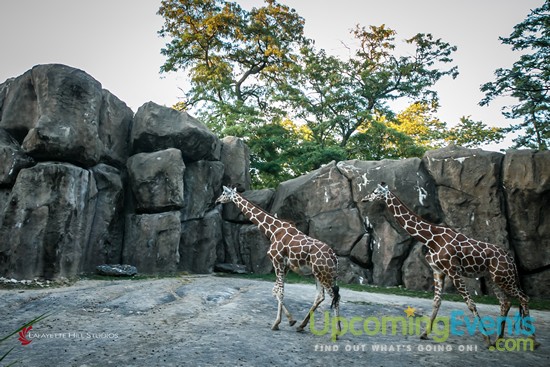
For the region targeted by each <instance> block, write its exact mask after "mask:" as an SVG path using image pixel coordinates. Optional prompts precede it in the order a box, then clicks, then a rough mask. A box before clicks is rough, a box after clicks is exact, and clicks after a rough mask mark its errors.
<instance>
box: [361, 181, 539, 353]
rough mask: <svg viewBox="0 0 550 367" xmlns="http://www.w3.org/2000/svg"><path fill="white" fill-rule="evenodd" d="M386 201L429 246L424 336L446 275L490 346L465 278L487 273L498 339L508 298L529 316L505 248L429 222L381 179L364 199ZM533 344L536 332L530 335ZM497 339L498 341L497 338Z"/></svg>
mask: <svg viewBox="0 0 550 367" xmlns="http://www.w3.org/2000/svg"><path fill="white" fill-rule="evenodd" d="M375 200H383V201H385V203H386V205H387V207H388V208H389V210H390V212H391V213H392V214H393V216H394V217H395V219H396V220H397V222H398V223H399V224H400V225H401V226H402V227H403V228H404V229H405V230H406V231H407V232H408V233H409V234H410V235H411V236H412V237H413V238H415V239H416V240H418V241H420V242H422V243H424V245H425V246H426V247H427V248H428V253H427V254H426V260H427V261H428V263H429V264H430V267H431V268H432V270H433V273H434V299H433V309H432V314H431V317H430V321H429V322H428V324H427V325H426V329H425V330H424V332H423V333H422V334H421V336H420V338H421V339H428V334H429V333H430V331H431V329H432V326H433V322H434V319H435V318H436V316H437V312H438V311H439V307H440V305H441V290H442V288H443V282H444V280H445V276H447V277H448V278H450V279H451V281H452V282H453V285H454V286H455V288H456V289H457V290H458V292H459V293H460V295H461V296H462V298H463V299H464V301H465V302H466V305H467V306H468V309H469V310H470V311H471V312H472V314H473V315H474V317H476V318H477V319H478V320H479V321H480V322H479V325H480V327H481V329H482V331H483V332H482V334H483V338H484V340H485V342H486V343H487V346H488V347H491V346H494V344H492V343H491V340H490V337H489V336H488V335H487V334H488V333H487V332H485V328H484V326H483V323H482V322H481V318H480V316H479V313H478V311H477V308H476V305H475V303H474V301H473V299H472V298H471V296H470V294H469V292H468V290H467V288H466V286H465V284H464V280H463V278H462V277H468V278H479V277H483V276H485V277H486V279H487V280H488V281H489V283H490V284H491V286H492V287H493V289H494V291H495V294H496V295H497V297H498V299H499V303H500V316H501V317H500V318H499V320H500V325H499V328H498V331H499V335H498V338H497V340H498V339H501V338H502V337H503V335H504V330H505V325H506V318H507V315H508V311H509V310H510V306H511V302H510V300H509V297H515V298H518V299H519V302H520V316H521V317H528V316H529V305H528V302H529V297H528V296H527V295H526V294H525V293H524V292H523V291H522V290H521V288H520V285H519V276H518V271H517V268H516V264H515V263H514V260H513V258H512V257H511V256H510V255H509V254H508V253H507V252H506V251H505V250H504V249H502V248H500V247H498V246H496V245H494V244H491V243H487V242H482V241H478V240H475V239H472V238H468V237H467V236H465V235H464V234H462V233H459V232H457V231H455V230H453V229H451V228H448V227H443V226H439V225H435V224H432V223H429V222H427V221H425V220H424V219H422V218H421V217H420V216H418V215H416V214H415V213H414V212H413V211H412V210H410V209H409V208H408V207H407V206H406V205H405V204H404V203H403V202H402V201H401V200H400V199H399V198H398V197H397V196H396V195H395V194H394V193H392V192H391V191H390V190H389V189H388V186H387V185H386V184H385V183H384V182H382V183H381V184H379V185H378V187H377V188H376V189H375V190H374V191H373V192H372V193H371V194H370V195H367V196H366V197H365V198H364V199H363V200H362V201H375ZM530 337H531V338H532V339H533V342H534V346H535V347H538V346H539V345H540V344H539V343H538V342H536V340H535V335H534V334H533V335H531V336H530ZM495 342H496V341H495Z"/></svg>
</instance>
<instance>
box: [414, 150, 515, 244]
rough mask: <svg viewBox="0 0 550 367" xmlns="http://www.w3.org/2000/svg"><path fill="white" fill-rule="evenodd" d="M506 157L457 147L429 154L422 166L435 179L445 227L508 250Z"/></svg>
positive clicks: (429, 152)
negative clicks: (503, 171)
mask: <svg viewBox="0 0 550 367" xmlns="http://www.w3.org/2000/svg"><path fill="white" fill-rule="evenodd" d="M503 158H504V155H503V154H500V153H496V152H488V151H484V150H481V149H467V148H462V147H459V146H455V145H450V146H448V147H446V148H442V149H438V150H432V151H428V152H427V153H426V154H425V156H424V158H423V162H424V164H425V166H426V169H427V170H428V172H429V173H430V175H431V176H432V177H433V179H434V181H435V185H436V187H437V196H438V199H439V202H440V204H441V209H442V211H443V221H444V223H445V224H446V225H447V226H449V227H451V228H453V229H455V230H457V231H459V232H462V233H464V234H465V235H467V236H470V237H472V238H475V239H477V240H480V241H486V242H490V243H494V244H496V245H498V246H501V247H503V248H505V249H509V248H510V246H509V241H508V232H507V229H506V228H507V221H506V216H505V211H504V195H503V193H502V190H501V188H500V186H501V185H500V172H501V167H502V159H503Z"/></svg>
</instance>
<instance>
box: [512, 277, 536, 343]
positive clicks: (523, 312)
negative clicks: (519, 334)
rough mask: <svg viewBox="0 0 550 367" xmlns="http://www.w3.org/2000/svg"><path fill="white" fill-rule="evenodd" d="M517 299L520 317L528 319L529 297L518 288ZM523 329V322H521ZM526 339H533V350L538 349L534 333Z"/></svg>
mask: <svg viewBox="0 0 550 367" xmlns="http://www.w3.org/2000/svg"><path fill="white" fill-rule="evenodd" d="M517 294H518V295H517V297H518V298H519V303H520V306H519V307H520V316H521V317H522V319H523V318H525V317H529V296H527V295H526V294H525V293H523V292H522V291H521V290H519V288H518V289H517ZM522 328H523V320H522ZM528 338H530V339H533V344H534V345H533V346H534V349H536V348H538V347H540V343H539V342H538V341H537V340H536V339H535V333H533V334H531V335H529V336H528Z"/></svg>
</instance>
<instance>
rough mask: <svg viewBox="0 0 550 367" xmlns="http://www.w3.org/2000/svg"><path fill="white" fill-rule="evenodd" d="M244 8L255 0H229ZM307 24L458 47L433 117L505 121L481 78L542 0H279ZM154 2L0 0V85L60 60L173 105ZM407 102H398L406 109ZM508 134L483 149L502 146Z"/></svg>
mask: <svg viewBox="0 0 550 367" xmlns="http://www.w3.org/2000/svg"><path fill="white" fill-rule="evenodd" d="M236 2H237V3H239V4H240V5H241V6H242V7H243V8H245V9H250V8H251V7H253V6H256V7H258V6H262V5H263V1H262V0H236ZM279 2H280V3H282V4H285V5H288V6H289V7H291V8H294V9H296V11H297V12H298V14H300V15H301V16H302V17H303V18H304V19H305V21H306V25H305V32H306V36H307V37H309V38H312V39H314V40H315V42H316V45H317V47H318V48H324V49H325V50H327V51H328V52H329V53H331V54H335V55H339V56H342V57H346V56H347V55H348V53H349V51H348V49H347V48H346V47H345V46H344V45H353V38H352V36H351V34H350V30H351V29H352V28H354V27H355V25H356V24H360V25H362V26H369V25H381V24H385V25H386V26H387V27H389V28H392V29H394V30H395V31H396V32H397V36H396V39H397V40H398V41H399V42H401V41H402V40H404V39H406V38H410V37H412V36H413V35H415V34H416V33H431V34H432V35H433V36H434V37H435V38H441V39H442V40H443V41H445V42H448V43H450V44H451V45H455V46H457V48H458V49H457V51H456V52H455V53H454V57H453V58H454V65H457V66H458V70H459V72H460V75H459V76H458V77H457V78H456V79H454V80H453V79H451V78H450V77H447V78H444V79H441V80H440V81H439V82H438V83H437V84H436V86H435V89H436V90H437V91H438V94H439V98H440V109H439V111H438V114H437V117H438V118H439V119H440V120H442V121H444V122H446V123H447V124H448V126H453V125H455V124H457V123H458V122H459V120H460V117H462V116H470V117H471V118H472V119H473V120H475V121H479V120H481V121H483V122H484V123H485V124H487V125H489V126H499V127H503V126H508V125H510V124H511V123H512V121H511V120H507V119H505V118H504V117H503V116H502V114H501V108H502V106H504V105H506V104H510V103H513V102H514V100H511V99H506V98H499V99H497V100H495V101H494V102H492V103H491V105H490V106H485V107H481V106H479V105H478V104H479V101H480V100H481V99H482V98H483V96H484V95H483V93H482V92H481V91H480V90H479V88H480V86H481V84H483V83H486V82H490V81H493V80H494V71H495V70H496V69H497V68H509V67H511V66H512V64H513V63H514V62H515V61H516V60H517V59H518V58H519V54H518V52H513V51H512V50H511V48H510V46H508V45H503V44H502V43H501V42H500V40H499V36H502V37H507V36H509V35H510V33H511V32H512V30H513V27H514V25H516V24H518V23H520V22H522V21H523V20H524V19H525V18H526V17H527V15H528V14H529V13H530V10H531V9H535V8H537V7H540V6H541V5H542V4H543V0H536V1H535V0H460V1H456V0H453V1H451V0H417V1H413V0H388V1H380V0H337V1H334V0H279ZM159 6H160V0H139V1H136V0H95V1H81V0H1V1H0V83H2V82H4V81H5V80H6V79H8V78H11V77H17V76H19V75H21V74H23V73H24V72H25V71H27V70H29V69H31V68H32V67H33V66H35V65H38V64H49V63H61V64H65V65H69V66H72V67H75V68H78V69H82V70H84V71H85V72H87V73H88V74H90V75H91V76H92V77H93V78H95V79H96V80H98V81H99V82H100V83H101V84H102V86H103V88H105V89H108V90H109V91H110V92H111V93H113V94H114V95H115V96H117V97H118V98H119V99H121V100H122V101H124V102H125V103H126V104H127V105H128V106H129V107H130V108H131V109H132V110H133V111H134V112H136V111H137V109H138V108H139V107H140V106H141V105H143V104H144V103H146V102H148V101H153V102H155V103H158V104H161V105H166V106H172V105H173V104H175V103H176V102H178V101H179V98H181V97H182V96H183V91H182V89H184V88H185V87H186V85H187V84H186V76H185V75H184V74H183V73H181V72H180V73H168V74H160V67H161V65H162V64H163V63H164V60H165V59H164V57H163V56H162V55H161V54H160V50H161V48H162V47H163V46H164V45H165V44H166V43H167V42H168V40H165V39H162V38H160V37H159V36H158V31H159V30H160V29H161V27H162V24H163V19H162V17H160V16H159V15H157V11H158V8H159ZM404 107H406V104H404V105H403V108H404ZM510 143H511V142H510V140H507V141H505V142H503V143H501V144H498V145H488V146H484V147H483V148H484V149H487V150H498V149H502V148H506V147H508V146H509V144H510Z"/></svg>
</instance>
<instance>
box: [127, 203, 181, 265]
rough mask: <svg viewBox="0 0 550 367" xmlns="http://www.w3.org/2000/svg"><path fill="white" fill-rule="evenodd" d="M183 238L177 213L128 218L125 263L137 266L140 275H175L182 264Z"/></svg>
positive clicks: (136, 215)
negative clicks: (180, 246) (181, 249)
mask: <svg viewBox="0 0 550 367" xmlns="http://www.w3.org/2000/svg"><path fill="white" fill-rule="evenodd" d="M180 237H181V223H180V213H179V212H178V211H172V212H165V213H157V214H132V215H128V216H127V217H126V229H125V233H124V250H123V253H122V263H124V264H129V265H133V266H135V267H136V268H137V269H138V271H139V273H140V274H173V273H175V272H177V270H178V264H179V261H180V255H179V242H180Z"/></svg>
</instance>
